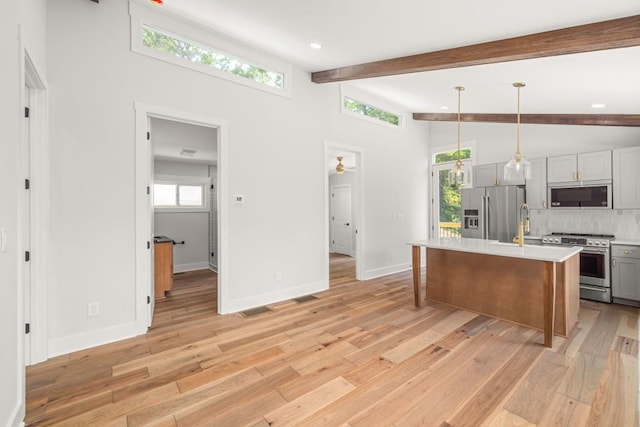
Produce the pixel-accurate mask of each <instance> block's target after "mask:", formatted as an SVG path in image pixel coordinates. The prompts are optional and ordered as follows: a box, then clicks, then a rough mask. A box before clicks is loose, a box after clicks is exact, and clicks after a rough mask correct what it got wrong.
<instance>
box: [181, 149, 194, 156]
mask: <svg viewBox="0 0 640 427" xmlns="http://www.w3.org/2000/svg"><path fill="white" fill-rule="evenodd" d="M194 154H196V150H191V149H189V148H183V149H182V150H180V155H181V156H182V157H193V155H194Z"/></svg>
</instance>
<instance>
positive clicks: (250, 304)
mask: <svg viewBox="0 0 640 427" xmlns="http://www.w3.org/2000/svg"><path fill="white" fill-rule="evenodd" d="M327 289H329V287H328V286H327V283H326V282H314V283H308V284H305V285H301V286H296V287H294V288H287V289H282V290H278V291H274V292H269V293H266V294H262V295H255V296H251V297H246V298H241V299H237V300H232V301H226V302H225V301H222V303H221V304H220V305H221V307H220V314H228V313H236V312H238V311H242V310H247V309H250V308H255V307H260V306H263V305H267V304H273V303H276V302H280V301H285V300H288V299H292V298H297V297H301V296H303V295H309V294H313V293H316V292H321V291H326V290H327Z"/></svg>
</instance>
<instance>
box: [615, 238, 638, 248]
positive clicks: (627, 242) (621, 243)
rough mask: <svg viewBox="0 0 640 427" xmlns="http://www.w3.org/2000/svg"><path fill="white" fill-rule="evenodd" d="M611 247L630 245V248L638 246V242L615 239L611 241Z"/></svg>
mask: <svg viewBox="0 0 640 427" xmlns="http://www.w3.org/2000/svg"><path fill="white" fill-rule="evenodd" d="M611 244H612V245H631V246H640V240H630V239H615V240H612V241H611Z"/></svg>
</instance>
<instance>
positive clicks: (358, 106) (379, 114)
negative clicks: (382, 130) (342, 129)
mask: <svg viewBox="0 0 640 427" xmlns="http://www.w3.org/2000/svg"><path fill="white" fill-rule="evenodd" d="M344 108H345V109H347V110H349V111H353V112H354V113H358V114H362V115H363V116H367V117H371V118H372V119H377V120H381V121H383V122H387V123H389V124H392V125H395V126H400V116H399V115H397V114H393V113H389V112H388V111H384V110H382V109H380V108H378V107H374V106H372V105H368V104H365V103H364V102H360V101H356V100H355V99H351V98H349V97H346V96H345V97H344Z"/></svg>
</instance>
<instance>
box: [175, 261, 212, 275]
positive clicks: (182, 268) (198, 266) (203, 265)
mask: <svg viewBox="0 0 640 427" xmlns="http://www.w3.org/2000/svg"><path fill="white" fill-rule="evenodd" d="M208 268H209V263H208V262H207V261H204V262H194V263H192V264H180V265H174V266H173V272H174V273H184V272H186V271H195V270H206V269H208Z"/></svg>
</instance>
